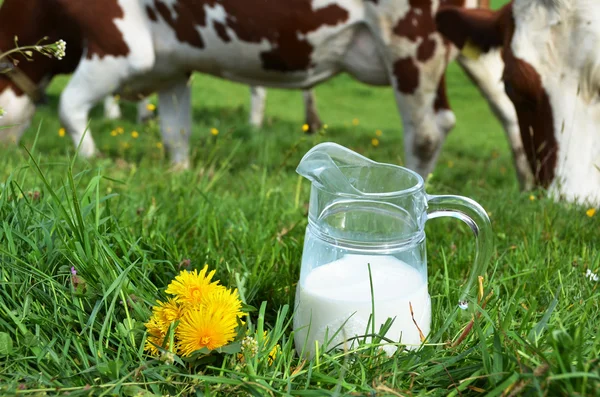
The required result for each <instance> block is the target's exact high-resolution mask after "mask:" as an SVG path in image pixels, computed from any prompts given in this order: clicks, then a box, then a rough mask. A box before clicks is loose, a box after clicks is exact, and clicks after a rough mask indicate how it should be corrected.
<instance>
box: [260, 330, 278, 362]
mask: <svg viewBox="0 0 600 397" xmlns="http://www.w3.org/2000/svg"><path fill="white" fill-rule="evenodd" d="M263 336H264V340H265V345H267V344H269V335H268V334H267V331H264V333H263ZM280 350H281V347H280V346H279V343H277V344H276V345H275V346H273V348H272V349H271V351H270V352H269V355H268V357H267V360H268V362H269V365H271V364H273V361H275V359H276V358H277V355H278V354H279V352H280Z"/></svg>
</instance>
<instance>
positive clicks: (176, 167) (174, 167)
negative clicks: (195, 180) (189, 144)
mask: <svg viewBox="0 0 600 397" xmlns="http://www.w3.org/2000/svg"><path fill="white" fill-rule="evenodd" d="M189 169H190V161H189V160H184V161H180V162H177V163H173V164H171V167H169V172H182V171H187V170H189Z"/></svg>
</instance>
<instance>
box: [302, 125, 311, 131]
mask: <svg viewBox="0 0 600 397" xmlns="http://www.w3.org/2000/svg"><path fill="white" fill-rule="evenodd" d="M309 129H310V127H309V126H308V124H303V125H302V131H304V132H306V131H308V130H309Z"/></svg>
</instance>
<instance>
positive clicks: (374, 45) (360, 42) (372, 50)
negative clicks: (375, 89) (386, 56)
mask: <svg viewBox="0 0 600 397" xmlns="http://www.w3.org/2000/svg"><path fill="white" fill-rule="evenodd" d="M379 47H380V45H379V43H378V42H377V40H376V39H375V37H374V36H373V33H372V32H371V30H370V29H369V28H368V27H367V26H366V25H361V26H360V27H358V28H357V29H356V30H355V33H354V36H353V38H352V41H351V43H350V45H349V46H348V51H347V52H346V53H345V54H344V57H343V61H342V62H343V68H344V70H345V71H347V72H348V73H350V74H351V75H352V76H353V77H354V78H356V79H357V80H359V81H360V82H363V83H365V84H370V85H378V86H387V85H389V84H390V81H389V72H388V71H387V68H386V64H385V62H384V60H383V57H382V55H381V53H380V50H379Z"/></svg>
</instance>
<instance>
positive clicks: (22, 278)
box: [0, 47, 600, 396]
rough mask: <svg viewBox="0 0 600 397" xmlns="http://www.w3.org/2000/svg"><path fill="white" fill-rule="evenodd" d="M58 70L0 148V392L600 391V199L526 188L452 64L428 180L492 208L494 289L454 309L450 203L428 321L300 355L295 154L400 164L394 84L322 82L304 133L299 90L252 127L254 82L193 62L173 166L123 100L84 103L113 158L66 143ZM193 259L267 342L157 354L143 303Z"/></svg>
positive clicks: (280, 98) (460, 237) (468, 246)
mask: <svg viewBox="0 0 600 397" xmlns="http://www.w3.org/2000/svg"><path fill="white" fill-rule="evenodd" d="M67 51H68V47H67ZM66 81H67V77H61V78H58V79H55V80H54V82H53V83H52V85H51V87H50V89H49V96H50V103H49V104H48V105H46V106H44V107H42V108H40V109H39V111H38V113H37V115H36V117H35V119H34V121H33V123H32V126H31V127H30V128H29V130H28V132H27V133H26V135H25V137H24V139H23V141H22V147H20V148H14V147H3V148H1V149H0V158H1V159H2V167H1V168H0V219H1V223H0V283H1V285H2V288H1V289H0V394H1V395H14V394H19V395H20V394H24V395H54V394H66V393H67V392H68V393H69V395H119V394H120V395H130V396H133V395H140V396H142V395H148V396H150V395H167V394H168V395H228V396H229V395H299V396H300V395H301V396H326V395H381V396H384V395H389V396H393V395H395V396H406V395H452V396H461V395H462V396H464V395H480V394H485V395H491V396H499V395H522V394H527V395H595V394H600V362H599V361H598V357H599V356H600V338H599V336H600V309H599V305H598V300H599V298H600V290H599V285H600V284H599V282H598V279H597V277H596V278H594V274H599V273H600V247H599V245H598V241H599V240H600V223H599V222H600V213H599V214H596V213H595V209H593V208H589V207H584V206H577V205H567V204H564V203H555V202H552V201H551V200H549V199H547V198H546V197H545V194H544V192H543V191H533V192H519V190H518V186H517V181H516V175H515V172H514V169H513V166H512V160H511V155H510V152H509V150H508V145H507V142H506V139H505V137H504V133H503V131H502V129H501V127H500V125H499V123H498V122H497V121H496V119H495V118H494V117H493V116H492V114H491V113H490V111H489V109H488V107H487V104H486V103H485V101H484V100H483V98H482V97H481V96H480V95H479V93H478V92H477V91H476V90H475V88H474V87H473V86H472V85H471V83H470V82H469V81H468V79H467V78H466V77H465V76H464V74H463V73H462V71H461V70H459V69H458V67H457V66H456V65H454V64H453V65H451V66H450V68H449V70H448V72H447V81H448V89H449V97H450V101H451V104H452V106H453V109H454V111H455V113H456V116H457V120H458V123H457V126H456V128H455V129H454V130H453V131H452V132H451V133H450V136H449V137H448V139H447V141H446V144H445V145H444V147H443V151H442V154H441V157H440V160H439V162H438V164H437V167H436V169H435V171H434V173H433V175H432V176H431V178H430V179H429V180H428V182H427V191H428V193H430V194H459V195H464V196H468V197H471V198H473V199H474V200H476V201H478V202H479V203H480V204H481V205H482V206H483V207H484V208H485V209H486V210H487V211H488V213H489V215H490V219H491V221H492V227H493V230H494V254H493V256H492V261H491V263H490V265H489V267H488V271H487V274H486V277H485V278H484V280H483V287H484V290H485V291H484V296H486V297H488V299H487V300H486V302H485V305H483V304H482V305H472V307H471V309H470V310H468V311H461V310H459V309H458V308H457V306H456V301H457V299H458V293H459V290H460V286H461V284H462V283H463V282H465V281H466V276H467V271H468V269H469V267H470V266H471V260H472V257H473V253H474V240H473V237H472V234H471V232H470V230H469V229H468V228H467V227H466V226H465V225H463V224H462V223H459V222H458V221H455V220H445V219H444V220H438V219H436V220H432V221H429V222H428V223H427V226H426V233H427V256H428V276H429V280H428V281H429V292H430V294H431V297H432V305H433V320H432V333H431V334H430V339H429V340H428V341H427V342H426V344H425V345H424V346H423V347H422V348H421V349H419V350H418V351H411V352H401V353H398V354H396V355H394V356H393V357H392V358H389V359H388V358H387V357H386V356H385V355H383V354H382V353H381V352H379V351H378V350H377V348H376V347H375V346H370V345H366V346H361V347H360V348H359V349H357V350H356V351H353V352H349V353H338V352H333V353H327V352H322V354H320V355H319V356H318V357H316V358H315V359H313V360H311V361H306V362H304V361H302V360H299V359H298V357H297V355H296V354H295V352H294V349H293V337H292V336H291V315H292V313H291V312H292V310H291V308H292V307H293V303H294V294H295V287H296V282H297V280H298V277H299V270H300V259H301V255H302V249H303V241H304V231H305V227H306V225H307V219H306V208H307V203H308V199H309V196H308V193H309V189H310V185H309V183H308V181H306V180H304V179H302V178H301V177H299V176H298V175H297V174H296V173H295V168H296V166H297V164H298V161H299V160H300V158H301V157H302V156H303V155H304V153H306V151H308V150H309V149H310V148H311V147H312V146H314V145H315V144H317V143H319V142H324V141H335V142H337V143H340V144H342V145H344V146H347V147H349V148H352V149H353V150H356V151H359V152H361V153H363V154H364V155H366V156H367V157H369V158H371V159H373V160H375V161H381V162H391V163H395V164H403V161H402V153H403V152H402V134H401V124H400V119H399V115H398V112H397V110H396V105H395V102H394V99H393V94H392V91H391V89H390V88H373V87H368V86H365V85H362V84H360V83H357V82H354V81H352V80H351V79H350V78H348V77H347V76H339V77H337V78H335V79H333V80H332V81H330V82H328V83H326V84H323V85H321V86H319V87H318V88H317V89H316V92H317V105H318V108H319V111H320V112H321V116H322V119H323V121H324V122H325V123H327V126H326V127H327V128H324V129H323V130H322V131H320V132H319V133H317V134H314V135H306V134H305V133H304V132H303V131H302V123H303V121H302V120H303V107H302V106H303V105H302V102H301V94H300V92H299V91H296V92H293V91H292V92H290V91H284V90H275V89H270V90H269V91H268V95H269V96H268V102H267V110H266V112H267V114H266V122H265V126H264V128H263V129H260V130H256V129H253V128H251V127H249V126H248V124H247V114H248V104H249V90H248V87H247V86H243V85H238V84H233V83H229V82H225V81H222V80H217V79H214V78H210V77H206V76H202V75H194V79H193V87H194V93H193V104H194V112H193V120H194V124H193V128H194V130H193V134H192V140H191V142H192V148H193V149H192V158H193V165H192V169H191V170H190V171H187V172H172V171H171V170H170V169H169V163H168V159H166V158H165V154H164V148H162V146H161V144H160V136H159V131H158V123H157V121H156V120H153V121H150V122H149V123H148V124H144V125H138V124H136V123H135V122H134V120H135V106H134V105H133V104H130V103H122V105H123V110H124V117H123V120H118V121H107V120H104V119H103V118H102V109H101V107H97V109H95V111H94V112H93V114H92V117H93V119H92V121H91V124H90V125H91V128H92V130H93V132H94V138H95V140H96V142H97V144H98V147H99V148H100V149H101V150H102V152H103V154H104V155H105V157H104V158H99V159H94V160H91V161H85V160H81V159H77V158H74V155H75V151H74V149H73V145H72V142H71V140H70V138H69V137H68V136H61V133H60V130H59V129H60V124H59V121H58V118H57V114H56V107H57V103H58V95H59V93H60V90H61V88H62V87H64V85H65V82H66ZM377 131H380V132H381V133H380V134H379V133H377ZM204 264H208V266H209V268H210V269H216V275H215V279H218V280H220V281H221V283H222V284H224V285H226V286H228V287H232V288H238V289H239V290H240V293H241V295H242V297H243V299H244V301H245V303H246V304H248V305H250V306H252V307H254V308H255V310H254V311H252V312H251V313H250V317H249V320H248V321H249V327H250V328H251V330H256V329H259V330H262V329H263V328H264V329H265V330H268V331H269V333H270V335H271V336H272V337H271V338H270V340H269V346H263V345H262V342H261V343H260V344H259V349H258V353H257V354H256V355H255V356H254V357H252V359H249V360H247V361H246V362H244V363H241V362H240V360H239V359H238V357H237V356H236V355H235V354H233V355H229V354H225V355H224V356H223V357H217V358H216V359H215V360H212V361H211V360H207V362H205V363H203V364H201V365H199V366H198V367H194V368H192V367H190V366H188V365H185V364H184V363H182V362H175V363H172V362H168V360H166V361H165V360H160V359H156V358H153V357H150V356H148V355H147V354H146V353H145V352H144V351H143V348H144V337H145V328H144V325H143V324H144V323H145V322H146V321H147V320H148V318H149V316H150V315H151V306H152V305H153V304H154V303H155V301H156V299H161V300H163V299H164V294H163V291H164V289H165V287H166V286H167V284H168V283H169V282H170V281H171V280H172V279H173V278H174V277H175V276H176V275H177V274H178V272H179V271H180V270H181V269H182V268H188V269H201V268H202V267H203V266H204ZM72 269H73V270H75V271H76V272H77V277H79V279H77V280H76V281H75V282H74V279H73V277H72ZM82 280H84V281H82ZM474 306H477V307H474ZM472 318H474V319H475V320H474V322H473V325H472V328H471V329H470V332H468V333H465V334H463V332H464V331H465V328H466V327H467V325H468V324H469V322H470V321H471V319H472ZM254 332H257V331H254ZM259 341H261V339H260V338H259ZM275 343H278V344H279V345H280V346H281V348H280V352H279V353H278V354H277V355H276V356H275V358H274V360H273V362H272V363H270V362H269V351H270V350H271V347H272V346H273V345H274V344H275Z"/></svg>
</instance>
